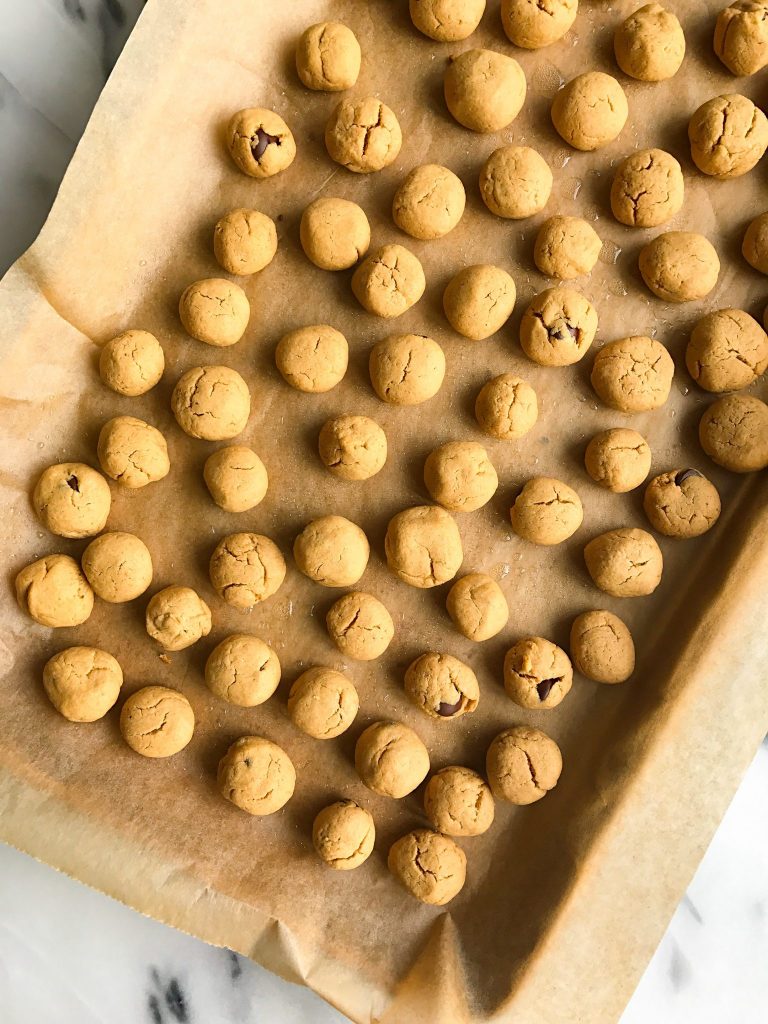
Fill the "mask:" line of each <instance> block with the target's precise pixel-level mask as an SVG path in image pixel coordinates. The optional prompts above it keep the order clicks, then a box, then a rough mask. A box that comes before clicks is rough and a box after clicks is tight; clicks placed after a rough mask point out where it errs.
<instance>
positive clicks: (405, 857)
mask: <svg viewBox="0 0 768 1024" xmlns="http://www.w3.org/2000/svg"><path fill="white" fill-rule="evenodd" d="M387 866H388V868H389V870H390V871H391V872H392V874H393V875H394V876H395V878H396V879H397V880H398V882H400V884H401V885H402V886H403V887H404V888H405V889H407V890H408V892H409V893H410V894H411V896H415V897H416V899H417V900H421V902H422V903H427V904H428V905H429V906H433V907H442V906H444V905H445V904H446V903H449V902H450V901H451V900H452V899H453V898H454V896H457V895H458V894H459V893H460V892H461V890H462V889H463V888H464V882H465V881H466V877H467V857H466V854H465V853H464V851H463V850H462V848H461V847H460V846H457V845H456V843H455V842H454V841H453V840H452V839H449V838H448V836H444V835H441V834H440V833H439V832H432V831H430V830H429V829H428V828H416V829H414V830H413V832H409V833H408V834H407V835H404V836H402V838H400V839H398V840H397V842H396V843H393V844H392V846H391V847H390V848H389V856H388V857H387Z"/></svg>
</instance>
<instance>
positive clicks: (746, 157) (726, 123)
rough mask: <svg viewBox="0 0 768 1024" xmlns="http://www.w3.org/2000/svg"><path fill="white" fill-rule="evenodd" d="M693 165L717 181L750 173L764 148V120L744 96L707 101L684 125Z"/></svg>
mask: <svg viewBox="0 0 768 1024" xmlns="http://www.w3.org/2000/svg"><path fill="white" fill-rule="evenodd" d="M688 138H689V139H690V142H691V157H692V158H693V162H694V163H695V164H696V166H697V167H698V168H699V170H700V171H702V172H703V173H704V174H709V175H710V176H711V177H713V178H719V179H720V180H721V181H722V180H724V179H726V178H738V177H739V176H740V175H742V174H746V173H747V172H748V171H751V170H752V168H753V167H754V166H755V165H756V164H757V163H758V161H759V160H760V159H761V158H762V156H763V153H765V150H766V147H768V118H766V116H765V114H764V113H763V112H762V110H760V108H759V107H756V106H755V104H754V103H753V102H752V100H750V99H747V97H746V96H740V95H739V94H737V93H732V94H729V95H727V96H715V98H714V99H711V100H707V102H706V103H702V105H701V106H700V107H699V108H698V110H696V111H695V112H694V115H693V117H692V118H691V120H690V123H689V125H688Z"/></svg>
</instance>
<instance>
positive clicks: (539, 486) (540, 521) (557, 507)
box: [509, 476, 584, 545]
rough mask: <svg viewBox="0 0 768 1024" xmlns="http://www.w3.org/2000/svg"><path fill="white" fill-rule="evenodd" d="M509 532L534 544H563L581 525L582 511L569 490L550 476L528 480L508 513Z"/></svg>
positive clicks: (579, 500)
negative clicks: (510, 530) (511, 530)
mask: <svg viewBox="0 0 768 1024" xmlns="http://www.w3.org/2000/svg"><path fill="white" fill-rule="evenodd" d="M509 515H510V519H511V520H512V529H513V530H514V531H515V533H516V534H517V535H518V537H522V538H523V540H528V541H531V543H533V544H546V545H549V544H562V542H563V541H564V540H568V538H569V537H572V536H573V534H574V533H576V531H577V530H578V528H579V527H580V526H581V524H582V521H583V519H584V511H583V509H582V506H581V499H580V498H579V496H578V494H577V493H576V491H574V489H573V488H572V487H569V486H568V484H564V483H563V481H562V480H555V479H554V478H553V477H549V476H536V477H534V478H533V479H532V480H529V481H528V482H527V483H526V484H525V485H524V487H523V489H522V490H521V491H520V493H519V494H518V496H517V497H516V498H515V502H514V504H513V505H512V508H511V509H510V510H509Z"/></svg>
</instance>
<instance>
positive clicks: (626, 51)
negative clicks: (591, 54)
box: [613, 4, 685, 82]
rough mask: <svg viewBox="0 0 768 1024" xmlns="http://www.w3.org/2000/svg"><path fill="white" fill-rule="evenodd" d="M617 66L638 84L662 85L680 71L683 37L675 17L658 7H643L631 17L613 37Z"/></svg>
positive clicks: (647, 5) (683, 52)
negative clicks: (657, 83)
mask: <svg viewBox="0 0 768 1024" xmlns="http://www.w3.org/2000/svg"><path fill="white" fill-rule="evenodd" d="M613 48H614V50H615V51H616V63H617V64H618V65H619V67H620V68H621V70H622V71H623V72H624V74H625V75H629V76H630V78H637V79H639V80H640V81H641V82H662V81H664V79H666V78H672V77H673V76H674V75H676V74H677V72H678V71H679V70H680V66H681V64H682V63H683V57H685V36H684V35H683V28H682V26H681V24H680V21H679V20H678V18H677V17H676V16H675V15H674V14H672V13H671V11H667V10H665V8H663V7H662V6H661V4H646V5H645V6H644V7H639V8H638V9H637V10H636V11H635V12H634V13H633V14H630V16H629V17H628V18H626V19H625V20H624V21H622V23H621V24H620V25H619V27H618V28H617V29H616V34H615V35H614V37H613Z"/></svg>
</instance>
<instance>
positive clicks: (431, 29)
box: [410, 0, 485, 43]
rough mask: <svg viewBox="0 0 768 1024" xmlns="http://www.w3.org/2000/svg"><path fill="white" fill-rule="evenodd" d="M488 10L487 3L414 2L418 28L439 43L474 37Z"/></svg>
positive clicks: (412, 8)
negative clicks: (486, 9)
mask: <svg viewBox="0 0 768 1024" xmlns="http://www.w3.org/2000/svg"><path fill="white" fill-rule="evenodd" d="M484 11H485V0H410V12H411V21H412V22H413V24H414V27H415V28H417V29H418V30H419V32H422V33H423V34H424V35H425V36H428V37H429V38H430V39H434V40H435V41H436V42H438V43H456V42H458V41H459V40H460V39H466V38H467V36H471V35H472V33H473V32H474V31H475V29H476V28H477V26H478V25H479V24H480V19H481V18H482V16H483V13H484Z"/></svg>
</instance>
